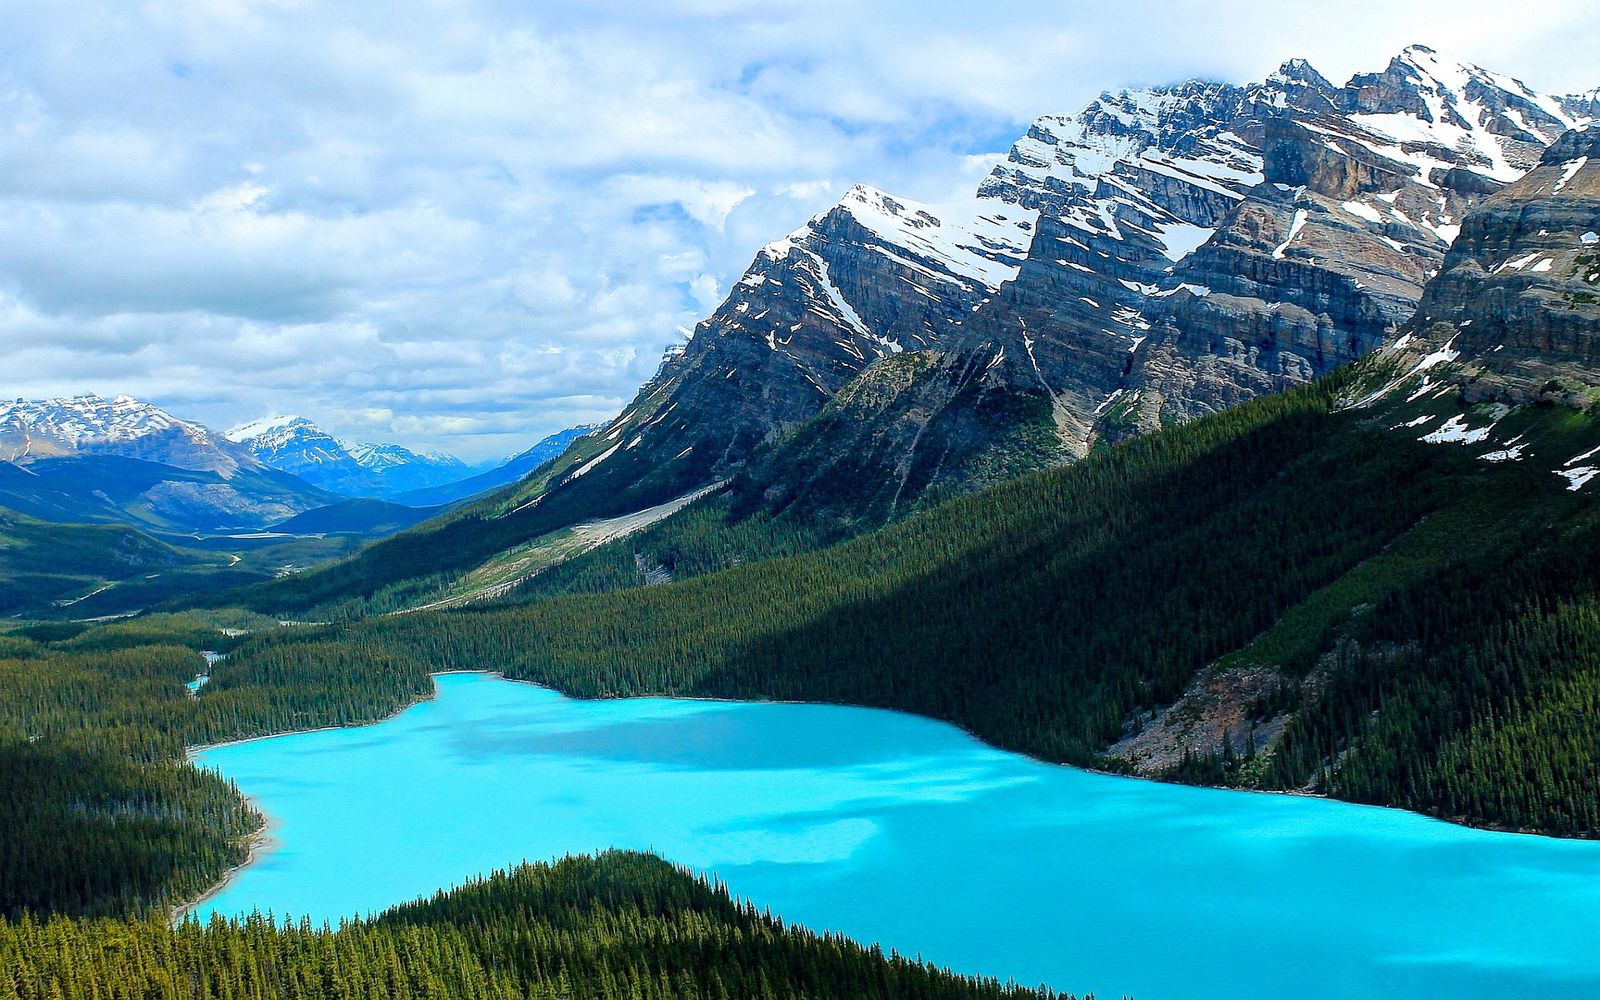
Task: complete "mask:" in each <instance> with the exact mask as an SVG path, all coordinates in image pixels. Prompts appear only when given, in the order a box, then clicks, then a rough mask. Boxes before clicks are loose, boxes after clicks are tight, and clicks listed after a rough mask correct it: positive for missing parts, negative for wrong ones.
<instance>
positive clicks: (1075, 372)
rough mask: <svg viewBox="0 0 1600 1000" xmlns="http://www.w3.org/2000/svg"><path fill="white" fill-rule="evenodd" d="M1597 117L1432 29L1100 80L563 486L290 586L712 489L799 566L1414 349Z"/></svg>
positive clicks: (769, 268)
mask: <svg viewBox="0 0 1600 1000" xmlns="http://www.w3.org/2000/svg"><path fill="white" fill-rule="evenodd" d="M1597 114H1600V105H1597V102H1596V97H1595V94H1594V93H1589V94H1585V95H1574V96H1565V97H1563V96H1552V95H1546V94H1540V93H1537V92H1535V91H1533V90H1532V89H1531V88H1529V87H1527V86H1525V85H1524V84H1522V83H1521V82H1519V81H1517V80H1515V79H1512V78H1510V77H1507V76H1505V75H1503V74H1499V73H1495V72H1492V71H1489V70H1485V69H1482V68H1480V67H1476V66H1472V65H1468V64H1464V63H1460V62H1457V61H1454V60H1450V59H1447V58H1445V57H1443V56H1440V55H1439V54H1438V53H1436V52H1434V51H1433V50H1432V49H1429V48H1427V47H1425V46H1413V47H1411V48H1408V49H1406V50H1405V51H1403V52H1401V53H1400V54H1398V55H1397V56H1395V57H1394V58H1393V59H1391V60H1390V61H1389V63H1388V64H1387V65H1386V66H1385V67H1384V68H1383V69H1382V70H1380V71H1378V72H1373V73H1361V74H1356V75H1355V76H1353V77H1352V78H1351V79H1350V80H1348V81H1347V82H1346V83H1344V84H1343V85H1335V84H1333V83H1330V82H1329V81H1328V80H1327V79H1326V78H1325V77H1323V76H1322V75H1321V74H1320V73H1318V72H1317V71H1316V70H1315V69H1314V68H1313V67H1312V66H1310V65H1309V64H1308V63H1306V62H1305V61H1303V60H1290V61H1289V62H1286V63H1284V64H1283V65H1282V66H1281V67H1280V69H1279V70H1278V71H1277V72H1275V73H1273V74H1272V75H1271V76H1269V77H1268V78H1267V79H1266V80H1264V81H1261V82H1259V83H1251V84H1245V85H1234V84H1226V83H1215V82H1204V81H1188V82H1184V83H1179V84H1176V85H1172V86H1166V87H1156V88H1150V89H1143V90H1128V91H1122V92H1119V93H1115V94H1113V93H1106V94H1102V95H1101V96H1100V97H1098V98H1097V99H1095V100H1094V101H1092V102H1090V104H1089V105H1088V106H1087V107H1086V108H1084V109H1083V110H1082V111H1080V112H1079V113H1077V114H1075V115H1070V116H1046V117H1042V118H1040V119H1038V120H1036V121H1035V122H1034V123H1033V124H1032V126H1031V127H1030V128H1029V129H1028V131H1027V133H1026V134H1025V135H1023V136H1022V137H1020V138H1019V139H1018V140H1017V141H1016V142H1015V143H1014V144H1013V146H1012V148H1011V149H1010V151H1009V153H1008V154H1007V155H1006V156H1005V157H1004V158H1002V159H1000V160H999V161H998V162H996V163H995V164H994V166H993V168H992V169H991V170H990V171H989V173H988V175H987V176H986V177H985V179H984V180H983V181H982V183H981V184H979V185H978V187H977V190H976V191H975V193H974V196H973V197H972V198H971V199H969V200H967V201H963V202H958V203H954V204H944V205H925V204H919V203H917V202H914V201H912V200H910V199H904V198H897V197H894V196H892V195H889V194H886V193H884V192H881V191H877V190H875V189H872V188H869V187H865V186H857V187H854V188H851V189H850V190H849V191H848V192H847V193H846V194H845V196H844V197H843V198H842V199H841V200H840V202H839V203H838V204H837V205H835V206H834V207H833V208H831V209H829V210H827V211H825V212H823V213H821V214H820V215H818V216H816V217H815V218H813V219H812V220H811V221H810V222H808V223H807V224H806V225H805V226H803V227H801V228H800V229H798V230H796V231H794V232H793V233H791V234H789V235H788V236H787V237H784V238H783V239H780V240H777V241H775V242H773V243H770V244H768V245H766V246H765V247H763V248H762V249H761V250H760V251H759V252H758V253H757V254H756V255H755V258H754V260H753V261H752V263H751V265H750V266H749V268H748V269H747V270H746V272H745V273H744V275H743V276H742V277H741V278H740V279H739V280H738V281H737V282H736V283H734V285H733V287H732V289H731V291H730V293H729V295H728V297H727V298H726V300H725V301H724V302H723V303H722V304H721V305H719V306H718V307H717V308H716V309H715V310H714V311H713V312H712V314H711V315H710V316H709V317H708V318H707V319H706V320H704V321H703V322H701V323H700V324H699V325H698V326H697V327H696V328H695V330H694V333H693V335H692V337H691V338H690V340H689V341H688V343H687V344H685V345H683V346H682V347H681V348H679V349H675V350H673V351H670V352H668V355H667V356H666V357H665V358H664V359H663V362H662V365H661V367H660V370H659V371H658V372H657V374H656V375H655V376H654V377H653V378H652V379H651V380H649V382H647V383H646V384H645V385H644V386H643V387H642V388H641V389H640V391H639V393H638V394H637V396H636V397H635V398H634V400H633V401H632V402H631V403H630V404H629V405H628V406H627V407H625V408H624V410H623V411H622V413H621V415H619V416H618V417H617V418H616V420H614V421H613V422H611V423H610V424H608V425H606V426H604V427H602V428H599V429H597V430H596V431H595V432H593V433H591V434H588V435H585V436H582V437H579V438H577V439H576V440H574V441H573V442H572V443H571V445H570V446H569V447H568V448H567V449H566V450H565V452H564V453H562V454H561V455H560V456H559V457H558V458H556V459H555V461H554V463H553V464H552V465H551V466H550V467H548V469H547V470H546V471H545V472H544V473H543V474H541V475H538V476H531V477H528V478H526V479H523V480H522V481H520V482H519V483H518V484H517V485H516V486H515V487H514V488H512V489H509V490H507V491H506V492H504V493H501V494H498V495H494V496H491V497H488V498H486V499H485V500H484V501H482V502H481V503H479V504H477V505H476V506H474V507H472V508H470V509H468V510H467V511H464V512H463V514H462V516H461V517H457V518H455V519H452V520H451V521H449V522H448V523H441V524H440V525H439V526H438V527H437V529H436V530H435V529H432V528H430V527H428V526H426V525H424V526H422V527H419V528H418V529H417V530H416V531H415V532H412V533H411V534H410V535H409V536H408V538H407V539H406V541H405V552H404V555H403V556H402V555H401V554H400V552H399V551H398V550H396V551H395V552H393V553H386V552H383V551H374V552H372V553H370V554H369V555H368V556H367V557H365V559H364V560H363V567H362V568H361V569H360V570H355V569H352V568H350V567H345V568H342V569H341V570H340V571H339V572H340V574H341V575H340V581H341V582H339V583H337V584H334V583H333V582H332V578H331V577H330V578H328V580H327V581H326V582H327V586H326V587H324V586H323V585H322V584H319V583H316V582H315V581H314V578H308V579H307V580H305V581H301V583H302V584H303V585H304V587H305V590H304V592H303V593H302V594H301V595H300V596H298V597H295V598H293V600H307V601H310V602H311V603H316V602H317V601H318V600H322V599H327V598H329V597H331V596H332V595H333V594H334V593H338V592H346V591H348V590H349V589H350V588H352V587H353V588H354V589H355V591H356V592H358V593H359V594H361V595H362V599H363V600H368V599H371V598H373V597H374V596H375V595H378V594H379V593H380V592H383V591H384V590H385V588H388V587H391V586H393V585H395V584H397V583H399V582H400V581H402V580H404V579H406V578H408V577H410V576H414V575H416V574H418V573H419V572H420V571H421V567H424V566H426V567H428V568H429V569H428V572H429V573H444V574H447V575H448V574H454V573H465V572H468V571H487V570H489V569H490V568H491V567H492V566H495V565H497V564H499V563H503V562H504V561H505V560H504V559H503V558H502V556H501V554H502V553H506V552H509V551H511V550H512V549H515V548H516V547H518V546H522V545H535V546H537V545H540V544H544V543H542V542H540V541H539V540H540V539H545V540H546V541H549V540H551V539H553V538H555V537H556V536H555V535H554V534H553V533H555V532H559V531H562V530H564V529H566V528H568V527H570V526H572V525H575V524H580V523H586V522H589V521H593V520H595V519H608V518H621V517H632V516H635V515H636V514H637V515H641V516H643V514H644V512H648V511H659V510H663V509H666V507H667V506H669V505H672V504H675V503H679V502H681V501H683V500H685V499H686V498H689V497H694V496H699V495H700V494H701V493H702V492H703V491H707V490H713V491H720V499H719V500H717V501H716V502H717V503H719V504H721V505H722V508H723V509H724V510H725V512H726V515H727V516H728V517H731V518H732V519H733V521H735V522H737V521H741V520H744V519H748V518H751V517H755V516H758V515H759V516H764V517H778V518H781V519H783V520H784V521H785V523H786V524H788V525H789V526H790V527H789V528H786V529H784V530H785V531H788V530H793V531H796V532H799V535H796V536H795V537H794V538H790V539H789V540H787V541H783V542H781V543H780V542H777V541H773V544H774V545H776V546H777V548H776V549H775V550H774V551H787V550H788V549H790V548H792V547H793V546H795V545H799V544H802V543H801V542H799V541H798V540H797V539H798V538H799V537H800V536H807V537H811V538H812V539H813V543H814V542H815V541H817V540H826V539H834V538H838V537H842V536H845V535H849V534H853V533H857V532H860V531H865V530H870V529H872V528H874V527H877V526H880V525H883V524H885V523H887V522H891V521H894V520H897V519H899V518H902V517H904V516H906V515H907V514H910V513H913V512H916V511H918V510H922V509H926V508H928V507H931V506H933V505H935V504H937V503H938V502H940V501H942V500H945V499H948V498H950V497H952V496H956V495H960V494H963V493H967V492H971V491H974V490H978V489H981V488H984V487H986V486H990V485H993V484H995V483H998V482H1002V481H1006V480H1008V479H1011V478H1014V477H1015V476H1017V475H1019V474H1022V473H1025V472H1028V471H1031V470H1036V469H1041V468H1048V467H1052V466H1057V465H1062V464H1067V463H1071V462H1075V461H1079V460H1081V459H1083V458H1084V457H1085V456H1088V455H1090V454H1092V453H1094V452H1095V451H1097V450H1102V449H1104V448H1107V447H1109V446H1111V445H1114V444H1116V443H1117V442H1119V441H1122V440H1125V439H1127V438H1129V437H1131V436H1135V435H1138V434H1142V433H1146V432H1149V431H1151V430H1154V429H1157V428H1160V427H1164V426H1170V425H1173V424H1176V423H1181V422H1183V421H1187V420H1190V419H1194V418H1196V417H1200V416H1204V415H1207V414H1213V413H1219V412H1222V411H1225V410H1227V409H1229V408H1230V407H1233V406H1236V405H1238V404H1240V403H1242V402H1245V401H1248V400H1250V399H1253V398H1258V397H1260V396H1262V395H1265V394H1271V393H1275V392H1279V391H1282V390H1284V389H1286V388H1289V387H1292V386H1297V385H1303V384H1306V383H1308V382H1310V381H1311V380H1314V379H1316V378H1318V377H1321V376H1325V375H1327V374H1328V373H1330V372H1333V371H1335V370H1336V369H1339V368H1341V367H1343V366H1346V365H1348V364H1350V363H1351V362H1353V361H1355V360H1357V359H1360V358H1363V357H1366V356H1368V355H1370V354H1371V353H1372V352H1373V351H1374V350H1376V349H1377V348H1378V347H1380V345H1383V344H1385V343H1386V342H1389V343H1392V342H1393V341H1394V340H1396V339H1397V338H1398V335H1399V334H1398V331H1399V330H1400V328H1401V327H1402V326H1404V325H1405V324H1406V323H1408V322H1409V321H1410V320H1411V318H1412V315H1413V313H1414V312H1415V311H1416V308H1417V305H1418V303H1419V302H1420V301H1421V300H1422V297H1423V294H1424V288H1425V287H1426V286H1427V285H1428V283H1429V281H1430V280H1432V279H1433V278H1434V277H1435V276H1437V275H1438V274H1439V272H1440V271H1441V269H1442V268H1443V267H1444V266H1445V257H1446V253H1447V251H1448V250H1449V249H1450V247H1451V244H1452V243H1453V242H1454V241H1455V239H1456V238H1457V236H1458V234H1459V233H1460V232H1461V231H1462V227H1463V225H1464V224H1465V222H1464V220H1465V219H1467V218H1468V217H1469V216H1470V214H1471V213H1472V211H1473V209H1474V208H1475V207H1476V206H1477V205H1479V204H1480V203H1482V202H1483V201H1484V200H1485V199H1486V198H1489V197H1491V196H1492V195H1493V194H1494V193H1495V192H1497V191H1500V190H1502V189H1504V188H1506V186H1507V185H1508V184H1511V183H1513V182H1515V181H1517V180H1518V178H1520V177H1522V176H1523V175H1524V174H1525V173H1526V172H1527V171H1529V170H1531V169H1533V168H1535V167H1536V166H1537V165H1538V164H1539V163H1540V162H1541V159H1542V157H1544V155H1545V153H1546V150H1547V149H1549V148H1550V147H1551V146H1552V144H1554V143H1556V142H1557V141H1558V140H1560V139H1561V138H1562V136H1563V135H1564V134H1567V133H1568V132H1569V130H1572V129H1575V128H1581V127H1583V126H1585V125H1587V124H1588V123H1590V122H1593V121H1595V120H1596V116H1597ZM1419 342H1420V341H1419ZM650 516H654V515H650ZM463 518H465V520H463ZM774 537H775V536H774ZM430 538H431V540H430ZM805 544H810V543H805ZM679 554H680V555H681V554H682V553H681V552H680V553H679ZM718 558H720V559H722V560H724V561H723V562H722V563H718V561H717V560H716V559H712V560H710V561H709V562H707V563H705V565H706V566H707V567H714V566H715V565H719V564H722V565H725V564H726V560H728V559H731V558H734V557H733V556H730V555H727V554H726V553H725V554H724V555H723V556H721V557H718ZM686 561H687V560H686ZM312 594H317V595H320V596H318V597H316V598H313V597H312V596H311V595H312Z"/></svg>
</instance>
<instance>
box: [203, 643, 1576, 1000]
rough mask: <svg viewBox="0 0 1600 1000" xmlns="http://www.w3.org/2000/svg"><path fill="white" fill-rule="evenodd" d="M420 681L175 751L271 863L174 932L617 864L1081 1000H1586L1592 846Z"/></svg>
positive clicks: (959, 748) (795, 728)
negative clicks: (198, 770)
mask: <svg viewBox="0 0 1600 1000" xmlns="http://www.w3.org/2000/svg"><path fill="white" fill-rule="evenodd" d="M436 683H437V685H438V697H437V698H436V699H434V700H433V701H430V702H426V703H423V704H420V705H417V706H414V707H412V708H410V709H408V710H406V711H405V712H404V713H402V714H400V715H398V716H396V717H395V718H393V719H390V720H388V721H386V722H383V723H380V724H378V725H374V726H366V727H360V728H351V729H340V730H325V731H321V732H315V733H305V734H299V735H291V736H280V737H273V738H270V739H263V740H255V741H251V742H247V743H239V744H233V745H229V746H224V747H217V748H213V749H210V750H205V751H203V752H201V753H199V754H197V755H196V756H197V759H198V761H199V763H200V764H201V765H202V766H205V767H210V768H213V769H215V770H217V771H220V772H221V773H222V774H224V775H226V776H227V777H229V778H232V779H233V780H234V781H236V782H237V783H238V785H239V787H240V788H241V789H242V790H243V791H244V792H245V793H246V794H248V795H251V796H254V797H255V798H256V799H257V801H258V803H259V805H260V806H261V808H263V809H264V810H265V811H266V812H267V813H268V814H269V815H270V816H271V817H272V818H273V825H272V836H273V838H274V841H275V843H274V845H273V846H272V847H271V849H269V850H267V851H265V852H263V854H262V856H261V857H260V858H259V859H258V860H257V861H255V862H254V863H253V864H251V865H249V866H248V867H246V868H245V869H243V870H242V871H241V872H239V873H238V874H237V875H236V876H235V877H234V879H233V880H232V881H231V882H230V883H229V884H228V885H227V886H226V887H225V888H223V889H222V891H221V892H219V893H218V894H216V895H214V896H212V897H211V898H210V899H208V900H206V901H205V903H204V904H202V906H201V907H200V910H199V912H200V913H201V914H202V915H205V914H209V913H211V912H222V913H227V914H240V913H245V912H249V911H250V910H252V909H261V910H263V911H265V910H269V909H270V910H272V911H274V912H275V913H277V914H280V915H282V914H294V915H301V914H309V915H310V916H312V917H313V918H317V919H319V920H320V919H324V918H326V919H331V920H336V919H337V918H339V917H341V916H347V915H352V914H356V913H365V912H369V911H374V910H378V909H381V908H383V907H385V906H388V905H390V904H392V903H396V902H400V901H402V900H406V899H410V898H413V897H416V896H422V895H429V894H431V893H432V892H433V891H434V890H436V889H438V888H440V887H443V886H448V885H453V884H458V883H460V882H461V881H462V880H463V879H464V878H467V877H469V876H471V875H473V874H476V873H482V872H486V871H488V870H490V869H493V868H497V867H505V866H508V865H511V864H514V863H516V862H518V861H520V860H522V859H524V858H526V859H530V860H544V859H550V858H555V857H559V856H562V855H565V854H569V853H586V852H592V851H595V850H599V849H603V848H606V847H623V848H634V849H648V850H654V851H656V852H658V853H659V854H661V855H663V856H664V857H666V858H668V859H670V860H673V861H676V862H680V863H683V864H687V865H690V866H692V867H694V868H696V869H700V870H703V871H709V872H715V873H716V874H717V875H718V876H719V877H720V878H722V879H723V880H724V881H725V882H726V883H727V884H728V885H729V887H730V888H731V889H732V890H733V891H734V892H735V893H736V894H739V895H742V896H747V897H749V898H751V899H752V900H754V901H755V902H757V903H758V904H759V905H761V906H766V907H770V908H771V909H772V910H773V912H775V913H777V914H779V915H781V916H783V917H784V918H786V919H787V920H790V921H793V922H799V923H803V924H805V925H806V926H808V927H811V928H813V929H817V930H833V931H839V932H842V933H845V934H848V935H849V936H851V937H853V938H856V939H857V940H861V941H868V942H871V941H878V942H881V943H882V944H883V945H884V946H885V947H886V948H888V947H893V948H897V949H899V950H901V951H902V952H905V953H907V954H918V953H920V954H921V955H922V956H923V957H924V958H927V959H930V960H932V961H935V962H938V963H939V964H941V965H948V966H950V967H952V968H954V969H956V970H957V971H960V972H968V973H980V974H988V975H996V976H999V977H1001V978H1015V979H1017V980H1018V981H1021V982H1025V983H1038V982H1044V983H1048V984H1049V985H1051V986H1053V987H1055V988H1056V989H1059V990H1068V991H1076V992H1080V993H1081V992H1084V991H1088V990H1095V991H1097V992H1098V993H1099V994H1100V996H1101V997H1102V998H1108V997H1109V998H1115V997H1118V996H1121V995H1122V994H1124V993H1129V994H1134V995H1136V996H1137V997H1138V998H1139V1000H1168V998H1172V1000H1178V998H1186V1000H1209V998H1218V1000H1221V998H1227V1000H1239V998H1251V997H1257V998H1278V997H1294V998H1297V1000H1316V998H1329V1000H1332V998H1338V1000H1352V998H1360V997H1384V998H1386V1000H1393V998H1399V997H1426V998H1441V1000H1442V998H1451V1000H1461V998H1470V997H1486V998H1487V997H1493V998H1496V1000H1502V998H1505V997H1538V998H1541V1000H1550V998H1557V997H1563V998H1564V997H1572V998H1582V1000H1594V998H1597V997H1600V843H1593V842H1576V841H1561V840H1554V839H1548V838H1541V837H1529V836H1518V835H1513V834H1498V833H1486V832H1481V831H1475V830H1469V829H1465V828H1462V827H1458V826H1453V825H1450V824H1447V823H1441V822H1437V821H1434V820H1429V819H1425V818H1423V817H1420V816H1416V815H1412V814H1409V813H1405V812H1399V811H1395V810H1387V809H1376V808H1367V807H1361V806H1352V805H1346V804H1343V803H1337V802H1327V801H1321V800H1315V799H1308V798H1297V797H1290V796H1281V795H1257V794H1246V793H1239V792H1226V791H1215V790H1207V789H1194V788H1184V787H1178V786H1171V785H1161V784H1155V783H1151V782H1144V781H1136V780H1131V779H1125V778H1116V777H1109V776H1105V775H1097V774H1090V773H1086V772H1083V771H1078V770H1074V769H1071V768H1065V767H1056V766H1051V765H1047V764H1041V763H1038V762H1035V761H1031V760H1028V759H1026V758H1022V757H1018V756H1016V755H1013V754H1008V753H1004V752H1001V751H998V750H995V749H993V748H991V747H988V746H986V745H984V744H983V743H980V742H979V741H977V740H975V739H973V738H972V737H970V736H968V735H966V734H965V733H963V732H961V731H960V730H958V729H955V728H953V727H951V726H948V725H944V724H942V723H938V722H933V721H929V720H926V719H920V718H916V717H913V716H908V715H901V714H898V713H893V712H882V711H874V710H868V709H856V708H841V707H834V706H824V705H789V704H747V703H721V702H696V701H673V700H664V699H637V700H626V701H602V702H584V701H574V700H571V699H568V698H565V697H562V696H561V695H558V694H556V693H554V692H551V691H548V690H544V689H542V688H538V687H534V686H532V685H527V684H519V683H515V682H511V681H506V680H502V679H499V678H496V677H491V676H486V675H473V674H443V675H439V676H438V677H437V678H436Z"/></svg>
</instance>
